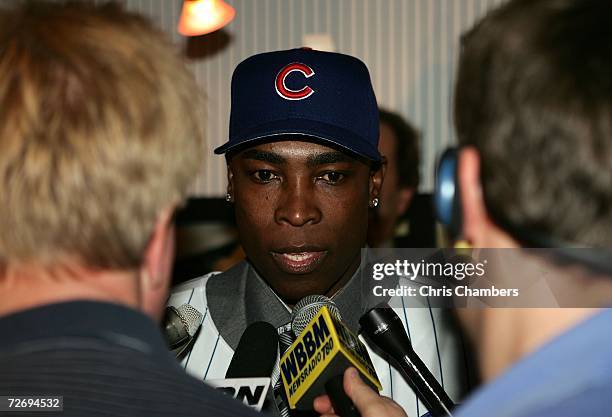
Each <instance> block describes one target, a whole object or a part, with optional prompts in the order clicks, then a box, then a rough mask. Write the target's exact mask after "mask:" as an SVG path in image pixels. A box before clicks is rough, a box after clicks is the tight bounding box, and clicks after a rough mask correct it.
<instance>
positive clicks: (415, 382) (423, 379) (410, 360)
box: [359, 305, 455, 417]
mask: <svg viewBox="0 0 612 417" xmlns="http://www.w3.org/2000/svg"><path fill="white" fill-rule="evenodd" d="M359 324H360V325H361V330H362V331H363V332H364V333H365V335H366V336H368V338H369V339H370V340H372V341H373V342H374V343H375V344H376V345H377V346H378V347H380V348H381V349H382V350H383V351H384V352H385V353H386V354H388V355H389V356H390V357H391V358H392V359H394V360H395V361H396V362H397V365H398V366H399V369H400V371H401V372H402V374H403V375H404V378H405V379H406V382H407V383H408V385H410V387H411V388H412V390H413V391H414V392H415V394H416V395H417V397H418V398H419V400H421V401H422V402H423V404H425V406H426V407H427V409H428V410H429V412H430V413H431V414H432V415H433V416H434V417H446V416H451V417H452V414H451V410H452V409H453V408H454V407H455V404H454V403H453V401H452V400H451V399H450V397H449V396H448V394H446V392H445V391H444V389H443V388H442V387H441V386H440V384H439V383H438V381H437V380H436V378H435V377H434V376H433V375H432V373H431V372H430V371H429V369H427V366H426V365H425V364H424V363H423V361H421V358H419V356H418V355H417V354H416V352H415V351H414V349H412V344H411V343H410V339H409V338H408V336H407V335H406V332H405V331H404V326H403V324H402V321H401V319H400V318H399V316H398V315H397V314H395V312H394V311H393V309H391V307H389V306H387V305H385V306H384V307H376V308H373V309H371V310H370V311H368V312H367V313H366V314H364V315H363V316H362V317H361V318H360V319H359Z"/></svg>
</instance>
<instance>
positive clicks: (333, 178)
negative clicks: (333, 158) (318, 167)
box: [319, 171, 344, 184]
mask: <svg viewBox="0 0 612 417" xmlns="http://www.w3.org/2000/svg"><path fill="white" fill-rule="evenodd" d="M319 178H321V179H322V180H323V181H326V182H328V183H330V184H337V183H339V182H340V181H342V180H343V179H344V174H342V173H340V172H334V171H332V172H326V173H325V174H323V175H321V176H320V177H319Z"/></svg>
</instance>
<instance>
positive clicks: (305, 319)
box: [291, 294, 342, 336]
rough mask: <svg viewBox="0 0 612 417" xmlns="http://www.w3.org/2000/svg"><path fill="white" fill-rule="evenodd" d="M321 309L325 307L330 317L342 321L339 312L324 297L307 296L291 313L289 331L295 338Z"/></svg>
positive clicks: (334, 305) (333, 304) (332, 303)
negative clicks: (290, 330)
mask: <svg viewBox="0 0 612 417" xmlns="http://www.w3.org/2000/svg"><path fill="white" fill-rule="evenodd" d="M322 307H327V309H328V310H329V312H330V313H331V315H332V316H333V317H334V318H336V319H337V320H338V321H342V316H341V315H340V310H338V307H337V306H336V304H335V303H334V302H333V301H332V300H331V299H330V298H328V297H326V296H324V295H316V294H315V295H309V296H306V297H304V298H302V299H301V300H300V301H298V302H297V304H296V305H295V306H294V307H293V311H292V312H291V329H292V330H293V333H294V334H295V335H296V336H299V335H300V334H302V332H303V331H304V329H305V328H306V326H308V323H310V322H311V321H312V319H313V318H314V317H315V316H316V315H317V314H318V313H319V310H321V308H322Z"/></svg>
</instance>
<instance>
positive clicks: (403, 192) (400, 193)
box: [395, 186, 416, 216]
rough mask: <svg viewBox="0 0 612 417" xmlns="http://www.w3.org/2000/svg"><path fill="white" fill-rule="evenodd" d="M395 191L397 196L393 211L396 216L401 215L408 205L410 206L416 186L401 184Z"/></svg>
mask: <svg viewBox="0 0 612 417" xmlns="http://www.w3.org/2000/svg"><path fill="white" fill-rule="evenodd" d="M396 193H397V198H396V206H395V210H396V211H395V212H396V214H397V215H398V216H401V215H402V214H404V213H405V212H406V210H408V207H410V203H412V199H413V198H414V195H415V194H416V188H414V187H405V186H402V187H400V188H399V189H398V190H397V191H396Z"/></svg>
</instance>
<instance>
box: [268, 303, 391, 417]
mask: <svg viewBox="0 0 612 417" xmlns="http://www.w3.org/2000/svg"><path fill="white" fill-rule="evenodd" d="M292 328H293V331H294V332H295V333H296V334H297V335H298V336H297V338H296V340H295V342H294V343H293V344H292V345H291V346H290V347H289V349H288V350H287V352H285V354H284V355H283V357H282V358H281V362H280V368H281V377H282V380H283V385H284V388H285V392H286V394H287V400H288V402H289V406H290V408H292V409H298V410H312V409H313V401H314V399H315V397H317V396H319V395H322V394H325V393H326V392H327V393H328V394H330V396H331V397H332V401H335V402H336V403H335V404H334V405H335V406H336V407H337V408H338V409H340V408H342V411H341V412H340V414H341V415H342V417H350V416H356V415H359V414H358V413H357V410H356V409H355V408H354V407H353V405H352V403H351V402H350V401H347V398H346V396H345V394H344V390H343V389H342V383H340V384H338V381H334V379H335V378H337V377H338V376H340V377H341V376H342V374H343V373H344V370H345V369H347V368H348V367H351V366H352V367H355V368H357V369H358V370H359V372H360V374H361V376H362V378H363V380H364V381H365V383H367V384H369V385H370V386H372V387H375V388H376V389H378V390H380V389H381V386H380V382H379V381H378V378H377V376H376V373H375V371H374V367H373V366H372V362H371V360H370V357H369V355H368V353H367V350H366V348H365V346H363V344H362V343H361V341H360V340H359V339H358V338H357V336H356V335H354V334H353V333H352V332H351V331H350V330H349V329H348V328H347V327H346V326H345V325H344V324H342V322H341V320H340V313H339V311H338V309H337V307H336V306H335V305H334V304H333V302H332V301H331V300H330V299H328V298H327V297H323V296H309V297H306V298H305V299H303V300H301V301H300V302H299V303H298V304H296V306H295V307H294V312H293V320H292ZM330 381H331V383H330Z"/></svg>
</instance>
